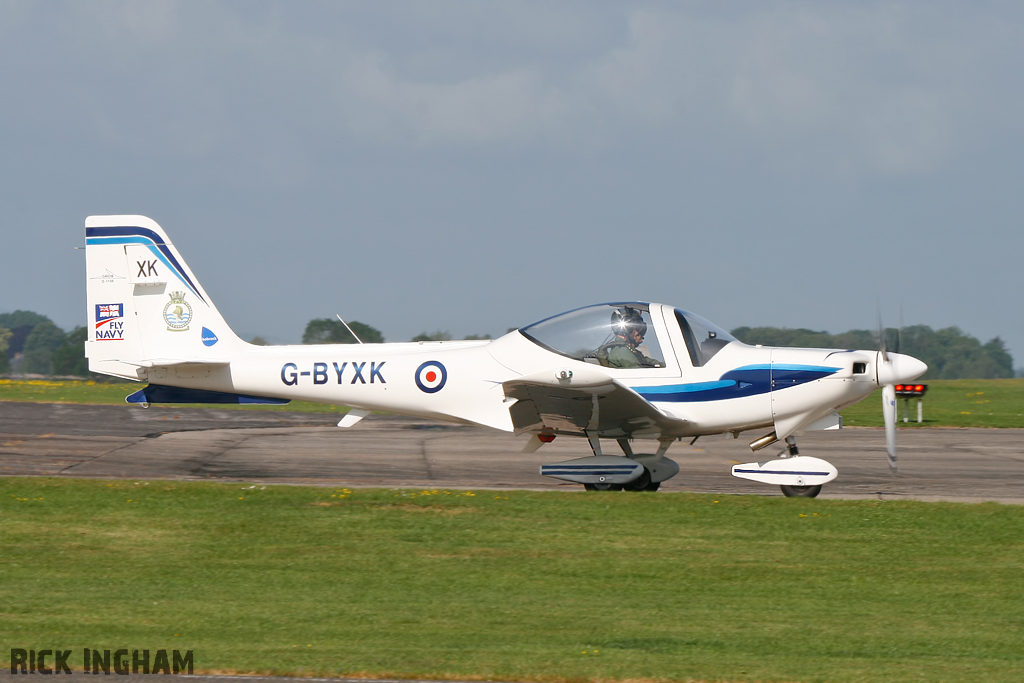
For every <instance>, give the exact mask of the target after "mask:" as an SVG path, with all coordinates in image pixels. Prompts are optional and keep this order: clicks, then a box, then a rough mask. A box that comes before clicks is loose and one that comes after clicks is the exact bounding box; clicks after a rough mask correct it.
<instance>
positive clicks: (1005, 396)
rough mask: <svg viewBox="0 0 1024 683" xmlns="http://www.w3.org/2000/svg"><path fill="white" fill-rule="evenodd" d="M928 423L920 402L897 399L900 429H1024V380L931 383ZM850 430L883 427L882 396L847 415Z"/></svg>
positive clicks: (927, 399) (927, 397) (927, 400)
mask: <svg viewBox="0 0 1024 683" xmlns="http://www.w3.org/2000/svg"><path fill="white" fill-rule="evenodd" d="M927 384H928V393H926V394H925V396H924V422H922V423H921V424H918V423H917V399H910V411H909V415H910V422H907V423H904V422H903V411H904V400H903V399H897V401H896V403H897V407H898V410H899V412H898V416H899V420H900V422H899V426H900V427H1024V379H947V380H932V381H930V382H927ZM843 422H844V423H845V424H846V425H849V426H870V427H880V426H882V424H883V422H882V392H881V390H878V391H876V392H875V393H874V394H872V395H871V396H869V397H867V398H866V399H864V400H863V401H861V402H860V403H858V404H856V405H853V406H850V407H849V408H847V409H846V410H844V411H843Z"/></svg>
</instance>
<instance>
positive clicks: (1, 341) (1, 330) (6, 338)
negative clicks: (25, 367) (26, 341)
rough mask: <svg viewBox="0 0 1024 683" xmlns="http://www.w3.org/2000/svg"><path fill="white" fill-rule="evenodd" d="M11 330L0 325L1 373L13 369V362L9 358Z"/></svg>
mask: <svg viewBox="0 0 1024 683" xmlns="http://www.w3.org/2000/svg"><path fill="white" fill-rule="evenodd" d="M10 341H11V331H10V330H9V329H7V328H6V327H0V373H7V372H10V371H11V362H10V361H9V360H8V359H7V347H8V346H10Z"/></svg>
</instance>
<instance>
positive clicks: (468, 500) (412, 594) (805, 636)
mask: <svg viewBox="0 0 1024 683" xmlns="http://www.w3.org/2000/svg"><path fill="white" fill-rule="evenodd" d="M0 524H2V529H3V544H2V555H0V641H2V644H3V647H4V648H13V647H24V648H36V649H40V648H44V647H45V648H56V647H60V648H74V649H75V655H74V656H73V658H72V660H71V661H72V663H75V665H76V666H78V667H80V665H81V663H80V657H81V655H80V651H81V648H84V647H91V648H94V649H103V648H110V649H114V648H122V647H123V648H129V649H133V648H138V649H142V648H148V649H150V650H156V649H160V648H167V649H171V648H178V649H193V650H194V652H195V665H196V668H197V671H198V670H206V671H211V670H216V671H234V672H268V673H292V674H300V675H308V676H312V675H333V676H337V675H341V674H360V675H365V674H371V675H375V676H382V675H389V676H396V677H402V678H413V677H425V678H431V677H434V678H436V677H452V678H478V679H480V678H490V679H493V680H542V681H589V680H602V681H612V680H625V679H633V680H641V679H649V680H654V679H656V680H660V681H669V680H672V681H674V680H680V681H682V680H707V681H887V682H888V681H972V682H979V681H1013V682H1015V683H1016V682H1017V681H1019V680H1020V676H1021V671H1024V646H1022V644H1021V643H1022V638H1024V583H1022V581H1021V576H1024V507H1021V506H1003V505H997V504H981V505H962V504H928V503H916V502H880V501H831V500H808V499H787V498H762V497H755V496H751V497H745V496H730V497H719V498H716V497H714V496H709V495H693V494H665V493H659V494H635V495H623V494H621V493H617V494H612V493H595V494H585V495H584V494H574V493H562V492H544V493H541V492H526V491H522V492H502V493H495V492H493V491H489V492H483V491H478V492H472V491H445V490H433V491H422V490H416V491H413V490H405V491H392V490H355V491H349V490H346V489H314V488H300V487H273V486H267V487H263V486H255V487H253V486H251V485H248V484H238V483H236V484H214V483H181V482H160V481H153V482H109V481H85V480H52V479H36V478H8V479H0Z"/></svg>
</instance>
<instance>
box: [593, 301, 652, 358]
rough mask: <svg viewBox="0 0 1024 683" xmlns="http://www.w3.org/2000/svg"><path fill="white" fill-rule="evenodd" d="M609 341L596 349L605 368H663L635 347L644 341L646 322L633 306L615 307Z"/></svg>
mask: <svg viewBox="0 0 1024 683" xmlns="http://www.w3.org/2000/svg"><path fill="white" fill-rule="evenodd" d="M611 327H612V333H613V335H614V337H613V338H612V340H611V341H610V342H607V343H606V344H603V345H602V346H601V348H599V349H598V350H597V361H598V362H599V363H600V364H601V365H603V366H605V367H606V368H663V367H665V364H664V363H663V362H661V361H660V360H658V359H656V358H651V357H650V356H645V355H644V353H643V352H642V351H641V350H640V349H639V348H637V347H639V346H640V345H641V344H643V343H644V335H646V334H647V323H645V322H644V318H643V316H642V315H641V314H640V311H638V310H636V309H635V308H630V307H628V306H627V307H625V308H617V309H615V311H614V312H613V313H612V322H611Z"/></svg>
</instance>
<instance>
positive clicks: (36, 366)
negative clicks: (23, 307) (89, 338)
mask: <svg viewBox="0 0 1024 683" xmlns="http://www.w3.org/2000/svg"><path fill="white" fill-rule="evenodd" d="M63 345H64V331H63V330H61V329H60V328H59V327H57V326H56V325H54V324H53V323H52V322H50V321H49V320H44V321H42V322H40V323H39V324H37V325H36V326H35V327H33V328H32V332H31V333H29V335H28V337H26V338H25V346H24V352H23V354H22V359H21V368H20V369H21V372H24V373H26V374H36V375H49V374H52V373H53V367H52V359H53V352H54V351H56V350H57V349H59V348H60V347H61V346H63ZM83 353H84V349H83Z"/></svg>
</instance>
